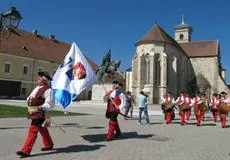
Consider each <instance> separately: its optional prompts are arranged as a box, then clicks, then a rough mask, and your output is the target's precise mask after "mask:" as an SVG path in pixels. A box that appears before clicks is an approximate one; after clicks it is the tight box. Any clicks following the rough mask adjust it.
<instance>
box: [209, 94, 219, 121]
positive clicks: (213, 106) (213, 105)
mask: <svg viewBox="0 0 230 160" xmlns="http://www.w3.org/2000/svg"><path fill="white" fill-rule="evenodd" d="M219 103H220V100H219V98H218V94H217V93H213V95H212V99H211V102H210V104H209V105H210V106H211V111H212V116H213V121H214V122H216V121H217V115H218V105H219Z"/></svg>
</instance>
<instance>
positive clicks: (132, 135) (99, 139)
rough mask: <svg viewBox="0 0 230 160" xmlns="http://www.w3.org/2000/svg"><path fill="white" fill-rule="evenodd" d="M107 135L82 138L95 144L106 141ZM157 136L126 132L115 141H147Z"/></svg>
mask: <svg viewBox="0 0 230 160" xmlns="http://www.w3.org/2000/svg"><path fill="white" fill-rule="evenodd" d="M106 136H107V134H91V135H83V136H82V138H83V139H85V140H87V141H89V142H90V143H95V142H103V141H105V138H106ZM152 136H155V135H154V134H146V135H139V134H137V132H124V133H121V136H120V137H119V138H117V139H113V140H119V139H133V138H137V139H145V138H149V137H152Z"/></svg>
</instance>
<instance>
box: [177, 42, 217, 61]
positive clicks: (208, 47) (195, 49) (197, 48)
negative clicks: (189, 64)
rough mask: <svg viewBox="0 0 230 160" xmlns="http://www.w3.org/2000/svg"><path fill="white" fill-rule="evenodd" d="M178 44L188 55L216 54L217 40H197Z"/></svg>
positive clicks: (207, 55)
mask: <svg viewBox="0 0 230 160" xmlns="http://www.w3.org/2000/svg"><path fill="white" fill-rule="evenodd" d="M180 46H181V47H182V48H183V49H184V51H185V52H186V53H187V55H188V56H189V57H210V56H218V53H219V51H218V48H219V46H218V41H216V40H213V41H199V42H189V43H180Z"/></svg>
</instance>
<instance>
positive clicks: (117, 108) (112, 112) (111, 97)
mask: <svg viewBox="0 0 230 160" xmlns="http://www.w3.org/2000/svg"><path fill="white" fill-rule="evenodd" d="M121 87H122V84H121V83H119V82H117V81H113V90H112V91H110V92H109V94H108V104H107V110H106V118H108V119H109V129H108V134H107V137H106V141H111V140H112V138H113V136H115V137H116V138H117V137H119V136H120V135H121V130H120V127H119V124H118V121H117V117H118V114H119V113H120V112H121V111H123V110H124V109H125V104H126V99H125V94H124V93H123V92H122V90H121ZM114 132H115V134H114Z"/></svg>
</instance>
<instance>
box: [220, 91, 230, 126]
mask: <svg viewBox="0 0 230 160" xmlns="http://www.w3.org/2000/svg"><path fill="white" fill-rule="evenodd" d="M219 101H220V104H219V116H220V121H221V126H222V128H226V123H227V114H228V112H229V107H228V105H229V103H230V100H229V99H228V97H227V93H226V92H224V91H222V92H221V93H220V99H219Z"/></svg>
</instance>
